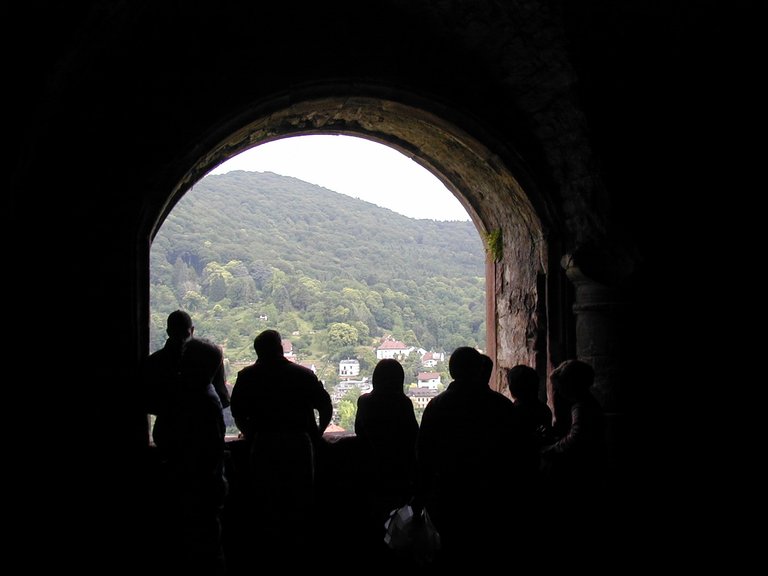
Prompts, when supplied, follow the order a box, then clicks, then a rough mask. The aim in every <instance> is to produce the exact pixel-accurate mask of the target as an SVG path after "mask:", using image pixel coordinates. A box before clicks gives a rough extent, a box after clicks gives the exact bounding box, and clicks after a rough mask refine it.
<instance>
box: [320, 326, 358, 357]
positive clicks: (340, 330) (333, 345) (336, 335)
mask: <svg viewBox="0 0 768 576" xmlns="http://www.w3.org/2000/svg"><path fill="white" fill-rule="evenodd" d="M327 342H328V354H329V355H331V356H336V355H338V354H340V353H341V352H342V351H343V350H344V349H345V348H351V347H354V346H356V345H357V343H358V332H357V328H355V327H354V326H351V325H349V324H346V323H344V322H334V323H333V324H331V325H330V326H328V340H327Z"/></svg>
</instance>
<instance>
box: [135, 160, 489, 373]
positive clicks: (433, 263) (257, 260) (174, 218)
mask: <svg viewBox="0 0 768 576" xmlns="http://www.w3.org/2000/svg"><path fill="white" fill-rule="evenodd" d="M484 262H485V254H484V247H483V242H482V240H481V238H480V235H479V234H478V231H477V229H476V228H475V227H474V225H473V224H472V222H469V221H465V222H459V221H456V222H440V221H435V220H415V219H412V218H408V217H406V216H402V215H400V214H398V213H396V212H393V211H391V210H388V209H386V208H380V207H378V206H376V205H374V204H371V203H369V202H365V201H362V200H359V199H355V198H352V197H349V196H346V195H343V194H339V193H336V192H333V191H331V190H328V189H326V188H322V187H319V186H315V185H313V184H309V183H307V182H303V181H301V180H298V179H296V178H291V177H286V176H280V175H277V174H273V173H270V172H243V171H236V172H229V173H227V174H222V175H211V176H207V177H205V178H204V179H203V180H201V181H200V182H199V183H197V185H195V186H194V187H193V188H192V189H191V190H190V191H189V192H187V194H185V196H184V197H183V198H182V199H181V200H180V201H179V202H178V204H177V205H176V206H175V207H174V209H173V210H172V212H171V214H170V215H169V216H168V218H167V219H166V221H165V222H164V223H163V225H162V227H161V228H160V230H159V232H158V234H157V236H156V238H155V239H154V241H153V244H152V249H151V266H150V273H151V280H150V281H151V292H150V293H151V326H150V337H151V342H150V348H151V350H155V349H157V348H159V347H161V346H162V344H163V342H164V341H165V318H166V316H167V315H168V313H169V312H171V311H173V310H174V309H176V308H183V309H185V310H188V311H189V312H190V313H191V314H192V316H193V319H194V322H195V326H196V334H198V335H200V336H204V337H207V338H210V339H211V340H213V341H215V342H216V343H217V344H219V345H221V346H223V347H224V348H225V351H226V356H227V358H228V360H229V362H230V363H233V362H246V361H248V362H251V361H253V360H254V359H255V357H254V352H253V349H252V342H253V338H254V336H255V335H256V334H257V333H258V332H259V331H261V330H263V329H265V328H276V329H277V330H279V331H280V332H281V333H282V334H283V337H284V338H289V339H290V340H291V342H292V344H293V346H294V351H295V353H296V354H297V356H298V358H299V361H301V362H302V363H305V362H307V363H308V362H312V363H315V365H316V367H317V368H318V371H322V372H323V374H321V376H322V377H324V379H330V380H332V381H333V380H335V378H334V377H333V374H335V372H336V368H337V363H338V360H339V359H342V358H346V357H350V358H357V359H358V360H359V361H360V364H361V371H364V372H365V373H367V374H370V370H371V369H372V365H373V364H374V363H375V348H376V347H377V346H378V345H379V344H380V343H381V340H382V338H383V337H384V336H386V335H392V336H394V337H395V338H396V339H398V340H401V341H403V342H405V343H406V344H408V345H413V346H420V347H423V348H425V349H427V350H435V351H445V352H448V353H450V352H451V351H452V350H453V349H454V348H456V347H457V346H461V345H472V346H477V347H479V348H484V347H485V271H484V270H485V269H484Z"/></svg>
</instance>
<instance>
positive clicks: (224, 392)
mask: <svg viewBox="0 0 768 576" xmlns="http://www.w3.org/2000/svg"><path fill="white" fill-rule="evenodd" d="M224 374H225V371H224V359H223V358H222V361H221V362H220V363H219V367H218V368H217V369H216V373H215V374H214V375H213V387H214V389H215V390H216V394H218V396H219V400H221V407H222V408H226V407H227V406H229V405H230V403H231V399H230V397H229V390H228V389H227V379H226V377H225V375H224Z"/></svg>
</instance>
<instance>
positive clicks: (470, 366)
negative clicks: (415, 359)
mask: <svg viewBox="0 0 768 576" xmlns="http://www.w3.org/2000/svg"><path fill="white" fill-rule="evenodd" d="M492 368H493V362H492V361H491V362H490V363H489V362H488V360H487V359H484V358H483V355H482V354H480V352H478V351H477V350H475V349H474V348H471V347H460V348H457V349H456V350H454V352H453V354H451V357H450V359H449V361H448V369H449V372H450V374H451V377H452V378H453V380H452V382H451V383H450V384H449V386H448V388H447V389H446V390H445V391H444V392H441V393H440V394H438V395H437V396H435V397H434V398H433V399H432V400H431V401H430V402H429V404H427V407H426V408H425V410H424V414H423V416H422V419H421V426H420V428H419V434H418V438H417V452H416V455H417V465H418V481H417V495H418V498H417V502H418V503H419V504H421V503H423V504H424V505H425V506H426V508H427V511H428V512H429V513H430V516H431V518H432V520H433V522H434V523H435V526H436V527H437V530H438V531H439V532H440V535H441V538H442V544H443V550H442V552H441V557H442V560H441V561H442V562H443V563H445V565H446V566H452V567H478V566H480V565H483V564H484V565H485V566H493V562H494V561H495V560H497V559H498V558H500V557H502V556H503V554H502V553H501V552H502V550H507V547H508V542H509V541H510V540H515V541H517V539H518V538H517V534H518V526H517V523H518V522H522V520H521V518H522V514H521V513H520V514H519V515H520V518H513V517H512V506H511V503H510V499H509V498H508V496H507V495H506V493H507V492H510V491H511V492H513V493H514V492H519V491H524V490H526V489H527V486H528V485H529V483H530V481H531V478H532V476H533V475H534V473H535V460H532V459H531V454H532V453H533V452H534V450H533V447H532V446H531V444H530V441H529V438H528V436H526V435H525V434H524V433H523V431H522V428H521V424H520V421H519V419H518V418H517V414H516V412H515V409H514V405H513V404H512V401H511V400H510V399H509V398H507V397H506V396H504V395H503V394H501V393H499V392H496V391H495V390H492V389H491V388H490V387H489V385H488V378H489V376H490V374H491V371H492Z"/></svg>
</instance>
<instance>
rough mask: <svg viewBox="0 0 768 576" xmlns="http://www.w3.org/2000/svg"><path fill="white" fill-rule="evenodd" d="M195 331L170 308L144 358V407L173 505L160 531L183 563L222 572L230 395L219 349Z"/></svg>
mask: <svg viewBox="0 0 768 576" xmlns="http://www.w3.org/2000/svg"><path fill="white" fill-rule="evenodd" d="M194 330H195V329H194V326H193V324H192V319H191V317H190V316H189V314H187V313H186V312H184V311H182V310H176V311H175V312H172V313H171V314H170V315H169V316H168V320H167V330H166V332H167V334H168V340H167V341H166V343H165V346H164V347H163V348H162V349H160V350H158V351H156V352H154V353H153V354H151V355H150V356H149V358H147V361H146V364H145V372H144V384H145V386H146V391H147V394H146V398H147V411H148V412H149V413H150V414H155V415H156V421H155V426H154V428H153V431H152V437H153V439H154V442H155V444H156V446H157V449H158V450H159V451H160V453H161V457H162V459H163V466H164V469H165V470H166V471H167V480H168V484H167V490H168V494H167V501H169V502H172V503H174V504H175V507H174V509H173V510H172V517H173V518H174V520H175V521H174V522H173V523H172V524H171V529H170V531H169V533H168V534H163V535H162V536H161V537H163V538H165V539H166V540H167V542H168V545H169V546H168V548H169V558H171V559H172V561H174V560H173V559H176V560H175V561H178V563H179V565H178V567H179V568H180V569H181V568H188V569H196V570H202V571H203V573H205V574H224V558H223V552H222V547H221V525H220V513H221V507H222V506H223V504H224V498H225V496H226V492H227V481H226V477H225V473H224V437H225V431H226V428H225V425H224V416H223V408H224V407H225V406H227V405H228V404H229V394H228V392H227V388H226V382H225V380H224V363H223V354H222V352H221V350H220V349H219V347H218V346H216V345H215V344H213V343H212V342H209V341H207V340H202V339H199V338H195V337H194ZM177 545H178V546H180V548H176V546H177Z"/></svg>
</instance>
